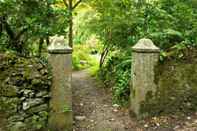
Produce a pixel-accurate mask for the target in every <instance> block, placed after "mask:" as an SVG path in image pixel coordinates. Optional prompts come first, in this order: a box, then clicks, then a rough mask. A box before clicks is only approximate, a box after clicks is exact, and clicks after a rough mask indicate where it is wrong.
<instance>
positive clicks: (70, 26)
mask: <svg viewBox="0 0 197 131" xmlns="http://www.w3.org/2000/svg"><path fill="white" fill-rule="evenodd" d="M68 9H69V33H68V44H69V46H70V47H71V48H72V47H73V14H72V11H73V3H72V0H69V3H68Z"/></svg>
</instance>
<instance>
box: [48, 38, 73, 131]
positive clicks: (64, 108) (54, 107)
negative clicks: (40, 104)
mask: <svg viewBox="0 0 197 131" xmlns="http://www.w3.org/2000/svg"><path fill="white" fill-rule="evenodd" d="M61 39H62V38H58V37H57V40H53V43H52V45H51V46H50V47H49V49H48V51H49V53H50V56H49V63H50V65H51V66H52V76H53V79H52V88H51V93H52V94H51V100H50V110H51V111H50V114H49V125H48V126H49V129H50V130H51V131H72V125H73V114H72V89H71V78H72V49H71V48H69V47H66V46H65V45H64V43H62V41H63V40H61Z"/></svg>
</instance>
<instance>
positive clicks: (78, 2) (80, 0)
mask: <svg viewBox="0 0 197 131" xmlns="http://www.w3.org/2000/svg"><path fill="white" fill-rule="evenodd" d="M81 2H82V0H78V1H77V3H76V4H75V5H74V6H73V7H72V9H73V10H74V9H75V8H76V7H77V6H78V5H79V4H80V3H81Z"/></svg>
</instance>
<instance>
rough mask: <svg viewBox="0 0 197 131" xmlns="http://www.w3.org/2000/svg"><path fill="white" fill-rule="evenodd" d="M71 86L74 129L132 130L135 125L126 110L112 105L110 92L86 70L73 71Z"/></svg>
mask: <svg viewBox="0 0 197 131" xmlns="http://www.w3.org/2000/svg"><path fill="white" fill-rule="evenodd" d="M72 87H73V110H74V120H75V123H74V131H132V130H131V128H132V127H136V125H135V124H136V123H131V120H130V118H129V113H128V111H127V110H123V109H121V108H120V107H119V106H118V105H113V104H112V95H111V93H110V92H109V91H108V90H107V89H105V88H103V86H102V84H101V83H99V82H98V81H97V80H96V79H95V78H93V77H91V76H90V75H89V74H88V71H87V70H83V71H78V72H73V78H72ZM136 130H137V129H136V128H133V131H136ZM139 131H140V130H139Z"/></svg>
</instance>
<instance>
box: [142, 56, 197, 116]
mask: <svg viewBox="0 0 197 131" xmlns="http://www.w3.org/2000/svg"><path fill="white" fill-rule="evenodd" d="M195 54H196V53H195ZM191 56H193V57H192V59H191V58H189V56H188V58H187V59H185V60H176V59H171V60H169V59H168V60H166V61H164V62H163V63H160V64H159V65H158V66H157V67H156V68H155V69H156V70H155V72H156V75H155V83H156V85H157V89H156V93H155V94H153V93H152V92H150V93H148V94H147V96H146V101H144V102H143V103H141V104H142V108H141V112H142V113H145V112H146V113H148V114H149V115H161V114H175V113H191V112H194V111H197V57H196V56H195V55H192V54H191ZM191 56H190V57H191Z"/></svg>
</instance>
